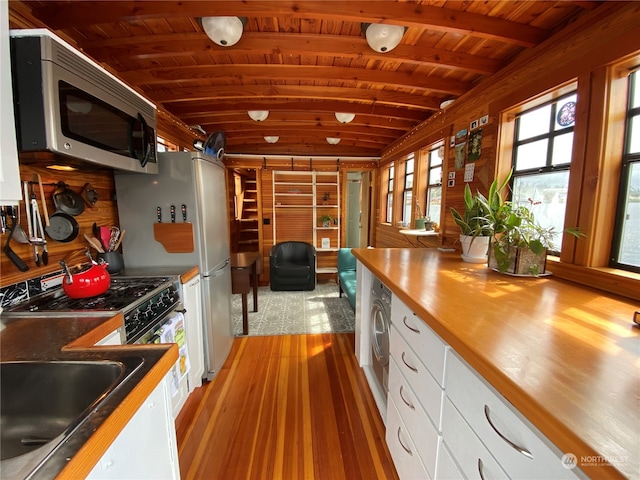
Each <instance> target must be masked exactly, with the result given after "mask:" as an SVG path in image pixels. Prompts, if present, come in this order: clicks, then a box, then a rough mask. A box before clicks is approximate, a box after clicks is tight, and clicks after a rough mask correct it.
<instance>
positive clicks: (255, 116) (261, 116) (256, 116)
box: [247, 110, 269, 122]
mask: <svg viewBox="0 0 640 480" xmlns="http://www.w3.org/2000/svg"><path fill="white" fill-rule="evenodd" d="M247 113H248V114H249V116H250V117H251V119H252V120H255V121H256V122H262V121H264V120H266V119H267V117H268V116H269V110H249V111H248V112H247Z"/></svg>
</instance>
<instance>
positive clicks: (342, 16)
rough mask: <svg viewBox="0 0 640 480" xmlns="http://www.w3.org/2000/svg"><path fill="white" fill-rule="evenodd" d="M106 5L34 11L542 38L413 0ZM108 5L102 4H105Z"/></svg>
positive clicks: (71, 16)
mask: <svg viewBox="0 0 640 480" xmlns="http://www.w3.org/2000/svg"><path fill="white" fill-rule="evenodd" d="M108 5H109V6H108V8H100V9H97V8H95V2H91V1H74V2H69V4H68V5H67V6H59V5H55V6H42V7H39V8H38V9H36V10H34V11H33V13H34V15H35V16H36V17H38V18H47V24H48V25H49V27H51V28H54V29H67V28H73V27H75V26H76V25H95V24H101V23H108V22H117V21H120V20H126V21H133V20H143V19H145V18H169V17H176V16H182V17H194V18H195V17H203V16H211V15H220V16H224V15H226V16H247V17H249V16H251V17H263V16H266V17H272V16H277V17H292V18H315V19H318V20H322V19H332V20H339V21H353V22H369V23H376V22H384V23H390V24H396V25H404V26H407V27H410V28H411V27H414V28H421V29H433V30H439V31H445V32H457V33H460V34H464V35H471V36H477V37H482V38H489V39H493V40H500V41H503V42H506V43H513V44H517V45H520V46H524V47H532V46H534V45H536V44H537V43H539V42H541V41H542V40H544V38H545V37H546V36H547V33H548V32H546V31H545V30H541V29H538V28H535V27H531V26H529V25H523V24H519V23H516V22H512V21H509V20H505V19H502V18H497V17H489V16H486V15H479V14H475V13H469V12H465V11H461V10H455V9H450V8H443V7H435V6H427V5H417V4H414V3H411V2H393V3H392V4H390V2H375V1H352V0H350V1H341V2H338V1H336V2H330V3H328V2H326V1H324V2H323V1H311V0H304V1H302V0H297V1H285V0H275V1H272V2H256V3H254V2H251V1H246V0H231V1H222V0H220V1H215V2H211V1H209V0H207V1H187V2H185V1H163V0H160V1H151V0H150V1H144V2H133V3H132V2H121V1H110V2H109V3H108ZM105 6H106V4H105Z"/></svg>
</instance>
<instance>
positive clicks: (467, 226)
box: [450, 183, 493, 263]
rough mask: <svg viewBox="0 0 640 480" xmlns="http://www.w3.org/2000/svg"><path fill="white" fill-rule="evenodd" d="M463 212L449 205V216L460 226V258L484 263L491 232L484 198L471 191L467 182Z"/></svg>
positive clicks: (478, 193)
mask: <svg viewBox="0 0 640 480" xmlns="http://www.w3.org/2000/svg"><path fill="white" fill-rule="evenodd" d="M463 199H464V212H463V213H462V214H461V213H460V212H458V211H457V210H456V209H455V208H453V207H451V209H450V211H451V216H453V220H454V221H455V222H456V224H457V225H458V227H460V244H461V245H462V259H463V260H464V261H465V262H470V263H486V262H487V251H488V249H489V240H490V238H491V235H492V233H493V231H492V229H491V225H490V220H489V218H488V217H487V215H488V211H487V209H486V207H485V206H484V205H486V203H487V202H486V198H485V197H484V196H483V195H482V194H481V193H480V192H477V193H476V195H473V194H472V193H471V188H469V184H468V183H467V184H465V186H464V195H463Z"/></svg>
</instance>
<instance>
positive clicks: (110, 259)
mask: <svg viewBox="0 0 640 480" xmlns="http://www.w3.org/2000/svg"><path fill="white" fill-rule="evenodd" d="M98 258H101V259H102V260H104V261H105V262H106V263H107V272H109V273H110V274H111V275H115V274H117V273H120V272H121V271H122V269H123V268H124V259H123V258H122V254H121V253H120V252H115V251H114V252H104V253H98Z"/></svg>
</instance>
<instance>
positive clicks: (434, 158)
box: [429, 149, 442, 167]
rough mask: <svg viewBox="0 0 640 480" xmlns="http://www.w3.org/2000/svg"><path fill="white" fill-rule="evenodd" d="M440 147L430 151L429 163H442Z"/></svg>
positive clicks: (431, 164)
mask: <svg viewBox="0 0 640 480" xmlns="http://www.w3.org/2000/svg"><path fill="white" fill-rule="evenodd" d="M438 150H439V149H435V150H431V151H430V152H429V165H430V166H431V167H435V166H436V165H442V158H440V155H439V154H438Z"/></svg>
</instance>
